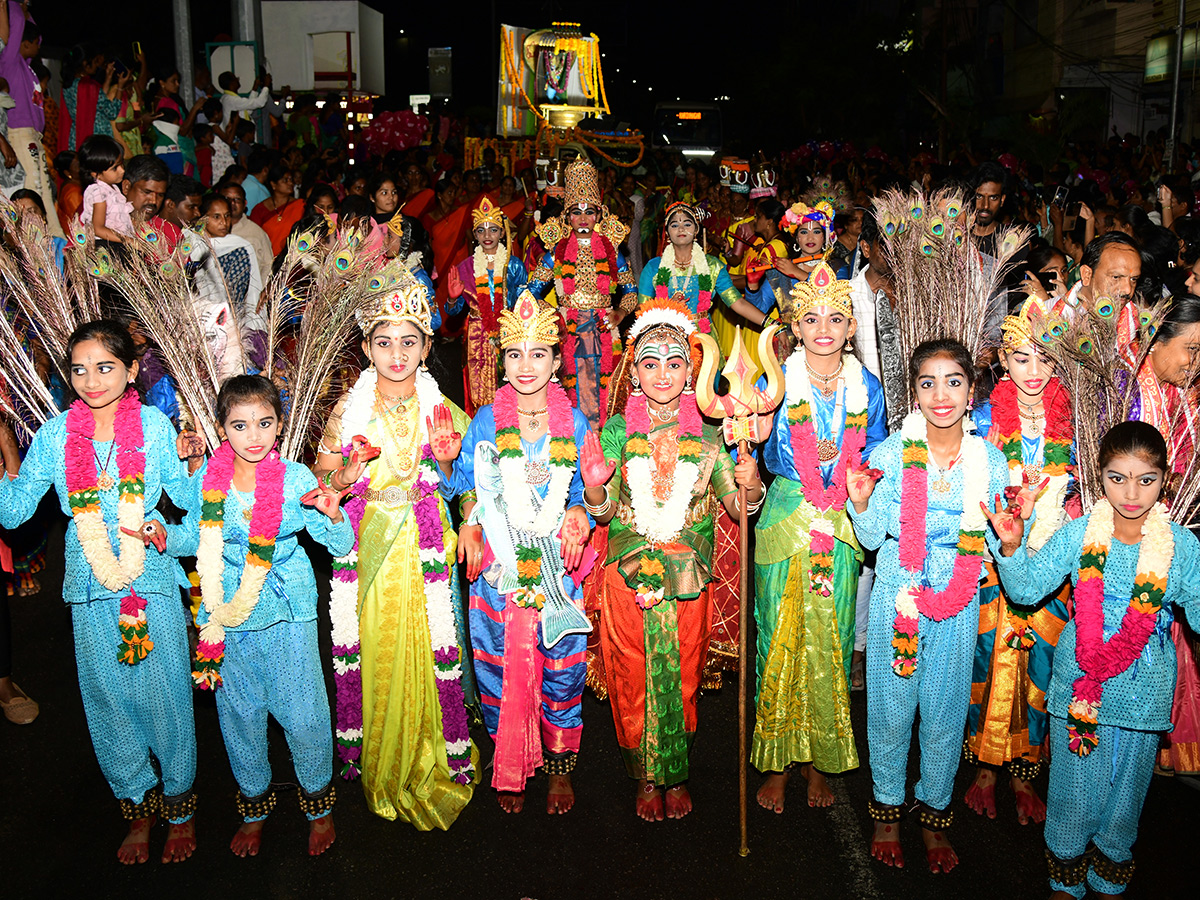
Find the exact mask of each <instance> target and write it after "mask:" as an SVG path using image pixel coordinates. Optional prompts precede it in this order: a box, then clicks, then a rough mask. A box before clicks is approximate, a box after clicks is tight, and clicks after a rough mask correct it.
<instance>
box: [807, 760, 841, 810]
mask: <svg viewBox="0 0 1200 900" xmlns="http://www.w3.org/2000/svg"><path fill="white" fill-rule="evenodd" d="M800 774H801V775H803V776H804V778H805V780H807V781H808V805H809V806H833V791H832V790H831V789H830V787H829V782H828V781H827V780H826V779H825V776H824V775H823V774H821V773H820V772H818V771H817V770H816V769H814V768H813V765H812V763H805V764H804V765H802V766H801V767H800Z"/></svg>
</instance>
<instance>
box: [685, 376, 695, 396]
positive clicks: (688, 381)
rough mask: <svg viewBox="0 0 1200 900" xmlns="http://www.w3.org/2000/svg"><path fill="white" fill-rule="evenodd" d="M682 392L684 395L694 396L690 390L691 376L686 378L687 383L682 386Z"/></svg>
mask: <svg viewBox="0 0 1200 900" xmlns="http://www.w3.org/2000/svg"><path fill="white" fill-rule="evenodd" d="M683 392H684V393H685V394H694V393H696V392H695V391H694V390H692V376H691V375H689V376H688V377H687V383H686V384H685V385H684V386H683Z"/></svg>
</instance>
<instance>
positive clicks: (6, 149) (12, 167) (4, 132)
mask: <svg viewBox="0 0 1200 900" xmlns="http://www.w3.org/2000/svg"><path fill="white" fill-rule="evenodd" d="M16 105H17V103H16V101H15V100H13V98H12V97H11V96H10V95H9V93H8V82H7V81H5V80H4V79H3V78H0V160H2V161H3V163H4V166H3V168H0V190H2V191H3V192H4V195H5V196H6V197H11V196H12V194H13V191H17V190H24V188H25V170H24V169H23V168H21V164H20V163H19V162H18V161H17V155H16V154H15V153H13V149H12V146H11V145H10V144H9V143H8V111H9V110H10V109H12V108H13V107H14V106H16Z"/></svg>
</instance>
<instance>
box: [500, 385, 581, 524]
mask: <svg viewBox="0 0 1200 900" xmlns="http://www.w3.org/2000/svg"><path fill="white" fill-rule="evenodd" d="M549 387H550V390H553V389H555V388H556V387H558V386H557V385H555V384H551V385H550V386H549ZM558 390H560V391H561V390H562V388H561V387H558ZM546 399H547V401H550V397H549V394H547V397H546ZM564 399H565V398H564ZM493 412H494V408H493ZM567 412H568V413H569V414H571V409H570V401H567ZM572 415H573V414H572ZM546 418H547V421H548V422H549V423H551V424H553V422H554V417H552V416H551V415H550V414H549V411H547V414H546ZM573 421H574V419H572V422H573ZM549 437H550V438H551V439H552V438H553V437H554V435H553V434H550V435H549ZM498 466H499V469H500V477H501V480H503V482H504V503H505V506H506V507H507V509H508V522H509V524H510V525H512V527H513V528H515V529H517V530H518V531H524V532H527V533H528V534H532V535H535V536H536V537H547V536H548V535H551V534H553V533H554V532H556V531H557V530H558V527H559V525H560V524H561V523H562V520H563V517H564V516H565V515H566V510H567V496H568V495H569V494H570V492H571V479H572V478H574V477H575V467H568V466H555V465H551V466H550V486H549V487H548V488H547V490H546V499H545V500H544V501H543V502H542V506H541V509H538V510H537V511H536V512H535V511H534V507H533V491H534V488H533V485H531V484H530V483H529V479H528V478H526V475H525V458H524V457H522V458H520V459H518V458H516V457H512V456H508V457H506V456H501V457H500V462H499V463H498Z"/></svg>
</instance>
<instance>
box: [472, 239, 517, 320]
mask: <svg viewBox="0 0 1200 900" xmlns="http://www.w3.org/2000/svg"><path fill="white" fill-rule="evenodd" d="M471 262H472V265H473V266H474V270H475V301H476V303H478V304H479V318H480V319H481V320H482V323H483V330H484V331H485V332H486V333H488V334H495V333H496V332H497V330H499V328H500V325H499V323H498V322H497V317H498V316H499V315H500V313H502V312H503V311H504V309H505V305H506V300H505V293H504V292H505V290H506V288H507V286H508V248H507V247H506V246H504V244H497V245H496V252H495V253H494V254H493V259H492V277H491V280H490V281H489V279H488V260H487V254H486V253H484V252H483V248H482V247H476V248H475V253H474V254H473V255H472V257H471Z"/></svg>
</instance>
